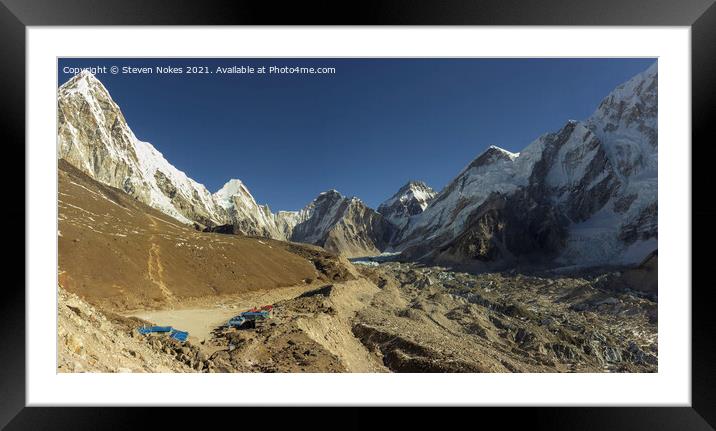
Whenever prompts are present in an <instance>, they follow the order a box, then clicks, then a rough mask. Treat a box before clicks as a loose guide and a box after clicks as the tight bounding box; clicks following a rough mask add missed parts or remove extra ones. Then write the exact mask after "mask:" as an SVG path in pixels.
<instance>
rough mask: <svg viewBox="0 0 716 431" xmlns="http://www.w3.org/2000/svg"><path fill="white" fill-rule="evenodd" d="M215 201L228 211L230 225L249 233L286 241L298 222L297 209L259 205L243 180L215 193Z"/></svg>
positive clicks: (230, 181) (227, 185)
mask: <svg viewBox="0 0 716 431" xmlns="http://www.w3.org/2000/svg"><path fill="white" fill-rule="evenodd" d="M214 199H215V200H216V202H217V203H218V204H219V206H221V207H222V208H224V209H225V210H226V212H227V213H228V215H229V219H230V224H232V225H233V226H234V228H235V230H236V231H238V232H241V233H243V234H246V235H253V236H263V237H267V238H274V239H281V240H287V239H289V238H290V237H291V232H292V231H293V227H294V226H295V225H296V224H297V223H298V222H299V220H300V219H299V217H298V212H294V211H279V212H278V213H277V214H274V213H272V212H271V209H270V208H269V207H268V205H259V204H257V203H256V200H255V199H254V197H253V196H252V195H251V192H249V189H248V188H246V186H245V185H244V183H242V182H241V180H237V179H232V180H229V182H227V183H226V184H224V186H223V187H222V188H221V189H220V190H219V191H217V192H216V193H214Z"/></svg>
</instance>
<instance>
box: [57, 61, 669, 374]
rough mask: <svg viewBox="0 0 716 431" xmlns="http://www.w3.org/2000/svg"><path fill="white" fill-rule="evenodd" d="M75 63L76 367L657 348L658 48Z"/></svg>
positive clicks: (330, 364)
mask: <svg viewBox="0 0 716 431" xmlns="http://www.w3.org/2000/svg"><path fill="white" fill-rule="evenodd" d="M57 68H58V69H57V96H56V97H57V118H56V124H57V142H56V151H57V251H58V262H57V328H56V330H57V372H59V373H87V372H89V373H117V372H119V373H390V372H403V373H405V372H407V373H655V372H658V203H657V198H658V187H657V185H658V61H657V59H656V58H58V61H57ZM665 94H666V93H665ZM665 136H666V135H665ZM667 287H668V286H667ZM204 378H208V376H207V377H204Z"/></svg>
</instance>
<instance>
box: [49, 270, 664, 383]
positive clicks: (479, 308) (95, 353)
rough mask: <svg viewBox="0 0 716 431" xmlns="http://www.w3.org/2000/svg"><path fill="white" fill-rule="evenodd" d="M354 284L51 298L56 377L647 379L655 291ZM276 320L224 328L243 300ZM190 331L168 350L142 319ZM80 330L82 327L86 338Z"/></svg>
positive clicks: (555, 282) (511, 277)
mask: <svg viewBox="0 0 716 431" xmlns="http://www.w3.org/2000/svg"><path fill="white" fill-rule="evenodd" d="M356 268H358V272H357V273H355V275H356V277H355V279H354V280H347V281H339V282H336V283H332V284H329V283H327V282H318V281H316V282H314V283H312V284H309V285H300V286H295V287H289V288H281V289H273V290H267V291H264V292H249V293H247V294H244V295H233V296H222V297H219V298H213V299H212V298H201V299H194V300H188V301H186V302H184V303H182V305H181V306H180V307H179V306H177V304H174V305H173V306H172V307H171V308H167V309H163V310H150V311H141V310H134V311H129V312H123V313H122V314H123V316H118V315H114V314H112V313H109V312H108V313H106V314H103V312H101V311H100V310H97V309H95V308H93V307H92V306H90V305H88V304H86V303H84V302H83V301H82V300H81V299H79V298H78V297H76V296H74V295H71V294H67V293H66V292H64V291H63V290H62V289H61V291H60V313H59V316H60V319H59V323H60V336H59V340H60V349H59V371H134V372H157V371H158V372H161V371H195V372H197V371H199V372H656V371H657V362H658V360H657V351H658V346H657V302H656V297H655V296H654V295H646V294H643V293H638V292H635V291H631V290H628V289H627V290H624V289H620V290H614V289H610V288H609V287H605V286H608V285H607V284H605V283H604V282H603V279H602V278H600V277H593V276H590V277H583V278H582V277H575V276H571V277H567V276H552V277H541V276H526V275H520V274H506V273H492V274H480V275H472V274H466V273H456V272H450V271H447V270H445V269H443V268H436V267H421V266H417V265H414V264H405V263H396V262H388V263H382V264H379V265H376V264H373V265H356ZM263 304H273V305H274V318H273V319H271V320H269V321H267V322H266V323H264V324H262V325H259V326H258V327H256V328H253V329H242V330H237V329H227V328H224V327H222V325H223V323H225V322H226V320H228V319H229V318H230V317H232V316H234V315H236V314H238V313H239V312H240V311H243V310H245V309H247V308H251V307H253V306H258V305H263ZM143 321H144V322H152V323H156V324H161V325H172V326H174V327H176V328H178V329H182V330H188V331H189V332H190V334H191V336H190V339H189V341H188V342H187V343H186V344H184V345H181V344H178V343H176V342H173V341H172V340H168V339H163V338H161V337H152V336H149V337H144V336H139V335H138V334H137V332H136V327H137V326H139V325H140V324H141V322H143ZM88 330H89V331H88Z"/></svg>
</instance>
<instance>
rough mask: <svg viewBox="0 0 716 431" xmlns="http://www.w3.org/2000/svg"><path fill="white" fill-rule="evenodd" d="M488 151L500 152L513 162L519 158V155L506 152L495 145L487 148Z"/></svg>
mask: <svg viewBox="0 0 716 431" xmlns="http://www.w3.org/2000/svg"><path fill="white" fill-rule="evenodd" d="M488 150H492V151H499V152H501V153H502V154H504V155H506V156H507V157H509V158H510V159H512V160H514V159H516V158H517V157H519V156H520V153H513V152H511V151H507V150H505V149H504V148H500V147H498V146H497V145H490V147H489V148H488Z"/></svg>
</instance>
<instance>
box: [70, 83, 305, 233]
mask: <svg viewBox="0 0 716 431" xmlns="http://www.w3.org/2000/svg"><path fill="white" fill-rule="evenodd" d="M58 124H59V127H58V141H59V152H58V158H60V159H64V160H66V161H68V162H69V163H70V164H72V165H74V166H75V167H77V168H78V169H80V170H81V171H83V172H84V173H86V174H87V175H89V176H90V177H92V178H94V179H95V180H97V181H99V182H101V183H103V184H106V185H109V186H112V187H116V188H118V189H120V190H122V191H124V192H126V193H128V194H129V195H131V196H133V197H135V198H137V199H138V200H139V201H140V202H143V203H145V204H147V205H149V206H151V207H153V208H156V209H158V210H159V211H161V212H163V213H165V214H167V215H169V216H171V217H173V218H175V219H177V220H178V221H180V222H182V223H185V224H194V223H197V224H199V225H200V226H201V227H208V228H216V227H218V226H224V227H225V229H226V226H231V227H232V229H231V230H232V231H235V232H237V233H243V234H247V235H253V236H263V237H267V238H274V239H287V238H289V237H290V232H291V230H292V228H293V226H294V225H295V224H296V223H297V220H295V217H294V216H293V214H282V213H278V214H273V213H272V212H271V210H270V209H269V208H268V207H267V206H265V205H259V204H257V203H256V201H255V200H254V198H253V196H252V195H251V193H250V192H249V190H248V189H247V188H246V186H245V185H243V183H242V182H241V181H240V180H230V181H229V182H227V183H226V184H225V185H224V187H222V188H221V190H219V191H218V192H216V193H215V194H213V195H212V194H211V193H210V192H209V191H208V190H207V189H206V187H204V186H203V185H202V184H199V183H197V182H196V181H194V180H192V179H191V178H189V177H187V175H186V174H185V173H184V172H181V171H179V170H178V169H177V168H175V167H174V166H173V165H172V164H171V163H169V162H168V161H167V160H166V159H165V158H164V156H162V154H161V153H160V152H159V151H157V149H156V148H154V147H153V146H152V145H151V144H150V143H148V142H142V141H140V140H139V139H137V137H136V136H135V135H134V133H133V132H132V130H131V129H130V127H129V125H128V124H127V122H126V120H125V118H124V116H123V115H122V111H121V109H120V108H119V106H117V104H116V103H115V102H114V101H113V100H112V97H111V96H110V94H109V92H108V91H107V89H106V88H105V87H104V85H102V83H101V82H100V81H99V80H98V79H97V78H95V77H94V75H92V74H91V73H89V72H86V71H83V72H81V73H80V74H78V75H76V76H75V77H73V78H72V79H70V80H69V81H67V82H66V83H65V84H63V85H62V86H61V87H60V88H59V90H58Z"/></svg>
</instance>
